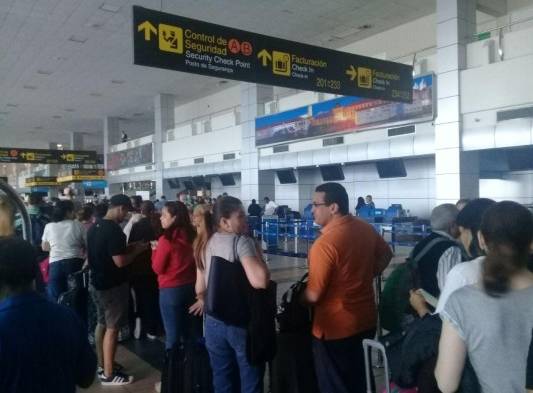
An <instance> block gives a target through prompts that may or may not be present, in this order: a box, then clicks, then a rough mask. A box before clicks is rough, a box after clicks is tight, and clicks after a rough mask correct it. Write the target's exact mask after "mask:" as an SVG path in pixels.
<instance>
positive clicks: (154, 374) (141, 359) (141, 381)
mask: <svg viewBox="0 0 533 393" xmlns="http://www.w3.org/2000/svg"><path fill="white" fill-rule="evenodd" d="M407 252H408V250H407V249H397V250H396V255H397V256H396V257H395V258H394V259H393V261H392V263H391V265H392V266H394V265H395V264H397V263H399V262H400V261H402V260H403V259H404V258H405V256H406V255H407ZM268 265H269V268H270V271H271V273H272V279H273V280H274V281H276V282H277V283H278V301H279V299H280V298H281V295H282V294H283V293H284V292H285V291H286V290H287V289H288V288H289V287H290V285H291V284H292V283H293V282H295V281H296V280H297V279H298V278H300V277H301V276H302V275H303V274H304V273H305V272H306V268H307V261H306V260H305V259H302V258H291V257H285V256H272V255H270V256H269V257H268ZM392 266H391V267H389V268H388V269H387V271H386V272H385V274H384V276H385V277H386V276H388V274H389V272H390V270H391V268H392ZM158 347H159V348H160V352H161V353H160V358H158V356H159V354H158ZM162 359H163V346H162V344H161V343H158V342H156V343H154V342H148V341H131V342H128V343H127V344H126V345H125V346H122V345H121V346H119V349H118V353H117V361H118V362H120V363H121V364H123V365H124V366H125V367H126V370H127V371H128V373H130V374H131V375H133V376H134V378H135V381H134V383H133V384H131V385H127V386H124V387H103V386H101V385H100V383H98V381H95V383H94V384H93V385H92V386H91V387H90V388H89V389H79V390H78V392H84V393H101V392H116V393H153V392H155V390H154V385H155V383H156V382H158V381H159V380H160V371H159V370H158V369H157V368H156V367H158V366H159V367H160V365H161V364H162ZM154 366H155V367H154ZM375 377H376V382H377V384H378V387H380V386H382V385H383V382H382V381H383V371H382V369H375ZM379 391H380V390H379Z"/></svg>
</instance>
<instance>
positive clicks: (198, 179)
mask: <svg viewBox="0 0 533 393" xmlns="http://www.w3.org/2000/svg"><path fill="white" fill-rule="evenodd" d="M192 182H193V183H194V185H195V186H196V187H198V188H202V187H203V186H204V185H205V177H203V176H194V177H193V178H192Z"/></svg>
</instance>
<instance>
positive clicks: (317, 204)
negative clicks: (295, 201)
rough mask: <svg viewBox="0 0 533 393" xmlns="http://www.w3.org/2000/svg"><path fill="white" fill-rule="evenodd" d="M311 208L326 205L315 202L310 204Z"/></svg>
mask: <svg viewBox="0 0 533 393" xmlns="http://www.w3.org/2000/svg"><path fill="white" fill-rule="evenodd" d="M312 205H313V207H318V206H328V204H327V203H325V202H323V203H316V202H313V203H312Z"/></svg>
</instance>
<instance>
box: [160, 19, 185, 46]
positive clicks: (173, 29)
mask: <svg viewBox="0 0 533 393" xmlns="http://www.w3.org/2000/svg"><path fill="white" fill-rule="evenodd" d="M158 28H159V34H158V35H159V49H161V50H163V51H165V52H172V53H178V54H181V53H183V29H182V28H181V27H177V26H171V25H165V24H164V23H160V24H159V26H158Z"/></svg>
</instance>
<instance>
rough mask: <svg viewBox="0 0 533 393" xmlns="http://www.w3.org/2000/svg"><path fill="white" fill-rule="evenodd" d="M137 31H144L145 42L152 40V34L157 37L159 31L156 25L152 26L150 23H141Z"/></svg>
mask: <svg viewBox="0 0 533 393" xmlns="http://www.w3.org/2000/svg"><path fill="white" fill-rule="evenodd" d="M137 31H144V40H145V41H150V38H151V37H152V36H151V35H150V33H154V34H155V35H157V30H156V28H155V27H154V25H152V24H151V23H150V22H148V21H144V22H143V23H141V24H140V25H139V26H138V27H137Z"/></svg>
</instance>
